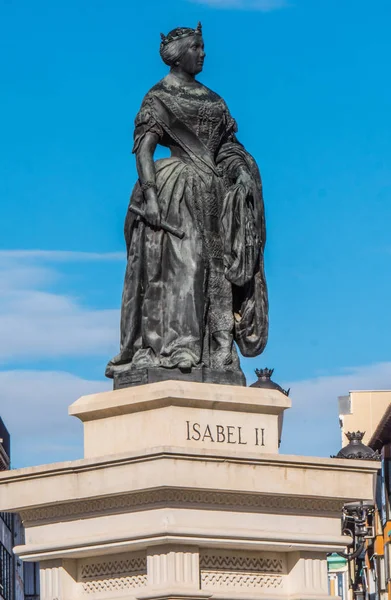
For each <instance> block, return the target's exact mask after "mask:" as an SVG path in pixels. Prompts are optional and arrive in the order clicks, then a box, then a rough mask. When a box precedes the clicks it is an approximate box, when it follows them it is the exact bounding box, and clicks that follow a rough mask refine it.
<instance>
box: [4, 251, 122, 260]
mask: <svg viewBox="0 0 391 600" xmlns="http://www.w3.org/2000/svg"><path fill="white" fill-rule="evenodd" d="M124 257H125V253H124V252H74V251H71V250H0V261H4V260H20V259H27V260H36V259H38V260H42V261H45V262H88V261H112V260H124Z"/></svg>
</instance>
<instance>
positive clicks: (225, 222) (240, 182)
mask: <svg viewBox="0 0 391 600" xmlns="http://www.w3.org/2000/svg"><path fill="white" fill-rule="evenodd" d="M236 132H237V126H236V122H235V121H234V119H232V117H231V115H230V114H229V111H228V109H227V112H226V131H225V133H224V136H223V138H222V143H221V146H220V149H219V152H218V154H217V157H216V163H217V164H218V165H219V166H220V167H221V168H222V169H223V171H224V174H225V180H226V181H227V182H228V190H227V192H226V195H225V198H224V204H223V212H222V230H223V232H224V245H225V269H226V272H225V275H226V277H227V279H228V280H229V281H231V283H232V284H233V295H234V315H235V328H234V337H235V341H236V342H237V344H238V346H239V349H240V351H241V353H242V354H243V355H244V356H257V355H258V354H260V353H261V352H262V351H263V349H264V347H265V345H266V342H267V335H268V294H267V286H266V279H265V273H264V261H263V251H264V246H265V242H266V226H265V211H264V203H263V191H262V181H261V176H260V173H259V169H258V166H257V164H256V162H255V160H254V158H253V157H252V156H251V155H250V154H249V153H248V152H247V151H246V150H245V148H244V147H243V145H242V144H241V143H240V142H239V141H238V139H237V137H236Z"/></svg>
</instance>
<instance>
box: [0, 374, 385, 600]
mask: <svg viewBox="0 0 391 600" xmlns="http://www.w3.org/2000/svg"><path fill="white" fill-rule="evenodd" d="M290 403H291V402H290V399H289V398H288V397H287V396H286V395H284V394H283V393H282V392H281V391H279V390H276V389H274V390H273V389H260V388H246V387H240V386H227V385H208V384H205V383H194V382H189V381H164V382H157V383H153V384H149V385H145V386H140V387H135V388H127V389H123V390H116V391H112V392H104V393H101V394H95V395H93V396H87V397H83V398H80V399H79V400H78V401H77V402H75V403H74V404H73V405H72V406H71V408H70V413H71V414H72V415H74V416H77V417H78V418H79V419H81V420H82V422H83V425H84V438H85V458H84V459H81V460H76V461H72V462H66V463H60V464H55V465H46V466H41V467H33V468H27V469H19V470H11V471H4V472H1V473H0V510H1V511H3V510H5V511H10V512H18V513H20V514H21V517H22V520H23V523H24V526H25V531H26V536H25V542H24V544H23V545H20V546H17V547H16V548H15V551H16V554H17V555H18V556H19V557H20V558H21V559H22V560H32V561H39V562H40V574H41V600H208V598H210V599H211V600H330V598H331V597H330V596H329V594H328V587H327V554H328V553H330V552H335V551H341V550H343V549H344V548H345V546H346V543H347V542H349V540H347V538H346V536H343V535H342V534H341V523H340V520H341V508H342V506H343V504H344V503H346V502H347V501H350V500H353V499H355V500H368V499H372V497H373V490H374V479H375V477H376V475H377V470H378V464H377V463H376V461H373V462H372V461H360V460H354V461H352V460H341V459H331V458H329V459H325V458H312V457H292V456H280V455H278V439H279V437H280V434H281V427H282V417H283V413H284V410H285V409H287V408H289V407H290ZM301 434H302V433H301ZM334 600H337V599H336V598H335V599H334Z"/></svg>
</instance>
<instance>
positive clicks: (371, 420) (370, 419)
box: [338, 390, 391, 447]
mask: <svg viewBox="0 0 391 600" xmlns="http://www.w3.org/2000/svg"><path fill="white" fill-rule="evenodd" d="M338 403H339V422H340V427H341V435H342V447H343V446H346V444H347V443H348V440H347V439H346V436H345V434H346V433H347V432H348V431H365V436H364V439H363V442H364V444H368V442H369V440H370V439H371V437H372V434H373V433H374V431H375V429H376V427H377V426H378V424H379V422H380V419H381V418H382V416H383V415H384V413H385V411H386V410H387V408H388V406H389V405H390V403H391V390H372V391H368V390H365V391H353V392H349V395H348V396H340V397H339V398H338Z"/></svg>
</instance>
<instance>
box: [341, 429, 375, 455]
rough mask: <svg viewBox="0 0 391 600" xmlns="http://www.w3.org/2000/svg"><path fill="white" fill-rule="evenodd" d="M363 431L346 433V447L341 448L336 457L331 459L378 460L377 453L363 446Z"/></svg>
mask: <svg viewBox="0 0 391 600" xmlns="http://www.w3.org/2000/svg"><path fill="white" fill-rule="evenodd" d="M364 435H365V431H348V433H347V434H346V437H347V438H348V440H349V443H348V444H347V446H345V447H344V448H342V450H340V451H339V452H338V454H337V456H332V457H331V458H353V459H358V460H380V458H381V457H380V454H379V452H377V451H376V452H375V451H374V450H372V448H370V447H369V446H366V445H365V444H363V442H362V439H363V437H364Z"/></svg>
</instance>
